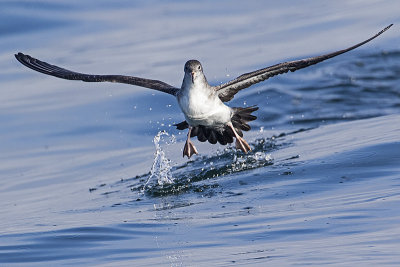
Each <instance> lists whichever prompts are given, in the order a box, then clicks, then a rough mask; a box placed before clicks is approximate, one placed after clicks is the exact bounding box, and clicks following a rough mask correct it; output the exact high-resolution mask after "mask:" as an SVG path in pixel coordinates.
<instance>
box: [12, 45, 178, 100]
mask: <svg viewBox="0 0 400 267" xmlns="http://www.w3.org/2000/svg"><path fill="white" fill-rule="evenodd" d="M15 58H16V59H17V60H18V61H19V62H21V63H22V64H23V65H25V66H26V67H28V68H31V69H33V70H35V71H38V72H41V73H44V74H47V75H51V76H55V77H58V78H62V79H67V80H81V81H84V82H116V83H127V84H132V85H137V86H141V87H146V88H150V89H154V90H158V91H161V92H164V93H168V94H171V95H175V94H176V92H178V91H179V89H178V88H175V87H173V86H171V85H169V84H167V83H164V82H161V81H157V80H150V79H144V78H138V77H133V76H124V75H94V74H85V73H79V72H74V71H70V70H67V69H63V68H60V67H58V66H55V65H51V64H49V63H46V62H43V61H40V60H38V59H36V58H33V57H31V56H29V55H25V54H23V53H18V54H16V55H15Z"/></svg>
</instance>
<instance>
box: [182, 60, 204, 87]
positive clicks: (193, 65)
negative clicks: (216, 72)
mask: <svg viewBox="0 0 400 267" xmlns="http://www.w3.org/2000/svg"><path fill="white" fill-rule="evenodd" d="M184 70H185V76H189V77H190V79H191V81H192V83H194V82H195V81H196V80H197V79H199V78H202V77H204V74H203V67H202V66H201V64H200V62H199V61H198V60H195V59H192V60H189V61H188V62H186V64H185V69H184Z"/></svg>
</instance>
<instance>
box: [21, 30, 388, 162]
mask: <svg viewBox="0 0 400 267" xmlns="http://www.w3.org/2000/svg"><path fill="white" fill-rule="evenodd" d="M392 25H393V24H390V25H389V26H387V27H386V28H384V29H383V30H382V31H380V32H379V33H377V34H376V35H374V36H372V37H371V38H369V39H367V40H365V41H363V42H361V43H358V44H356V45H353V46H351V47H349V48H346V49H343V50H339V51H336V52H333V53H329V54H325V55H321V56H316V57H310V58H305V59H300V60H294V61H288V62H283V63H279V64H276V65H273V66H270V67H267V68H263V69H259V70H256V71H252V72H249V73H245V74H242V75H240V76H239V77H237V78H236V79H233V80H231V81H229V82H226V83H223V84H220V85H216V86H212V85H210V84H209V83H208V82H207V79H206V77H205V76H204V73H203V67H202V65H201V64H200V62H199V61H197V60H189V61H187V62H186V64H185V67H184V71H185V75H184V78H183V82H182V86H181V88H177V87H174V86H171V85H169V84H167V83H164V82H162V81H158V80H150V79H144V78H138V77H133V76H124V75H93V74H84V73H79V72H74V71H70V70H67V69H64V68H60V67H58V66H55V65H50V64H48V63H46V62H43V61H40V60H38V59H36V58H33V57H31V56H29V55H25V54H23V53H18V54H16V55H15V57H16V58H17V60H18V61H19V62H21V63H22V64H23V65H25V66H27V67H28V68H31V69H33V70H35V71H38V72H41V73H44V74H47V75H51V76H55V77H58V78H62V79H67V80H81V81H84V82H117V83H127V84H132V85H136V86H141V87H146V88H150V89H154V90H158V91H161V92H164V93H167V94H170V95H173V96H175V97H176V99H177V100H178V104H179V107H180V108H181V110H182V112H183V114H184V116H185V121H183V122H181V123H178V124H175V125H174V126H176V127H177V129H178V130H184V129H187V128H188V134H187V140H186V142H185V146H184V148H183V157H185V156H187V157H188V158H190V157H191V156H192V155H193V154H198V151H197V149H196V147H195V146H194V144H193V142H192V141H191V140H190V138H191V137H195V136H197V138H198V140H199V141H200V142H205V141H207V140H208V141H209V142H210V143H211V144H216V143H217V142H219V143H220V144H222V145H226V144H228V143H232V142H233V139H234V138H235V139H236V142H235V144H236V148H237V149H240V150H242V151H243V152H244V153H247V152H248V151H250V150H251V148H250V146H249V144H248V143H247V142H246V141H245V140H244V139H243V132H242V131H248V130H250V125H248V122H250V121H253V120H255V119H256V118H257V117H256V116H254V115H252V113H253V112H254V111H256V110H257V109H258V107H256V106H251V107H233V108H231V107H229V106H227V105H225V104H224V102H228V101H230V100H231V99H232V98H233V97H234V96H235V94H236V93H237V92H239V91H240V90H242V89H245V88H247V87H250V86H251V85H253V84H256V83H259V82H261V81H264V80H267V79H268V78H271V77H273V76H275V75H278V74H282V73H286V72H289V71H291V72H294V71H296V70H299V69H302V68H306V67H308V66H311V65H314V64H317V63H319V62H322V61H324V60H327V59H329V58H333V57H335V56H338V55H340V54H343V53H346V52H348V51H350V50H353V49H355V48H357V47H359V46H361V45H364V44H366V43H368V42H369V41H371V40H373V39H375V38H376V37H378V36H379V35H381V34H382V33H383V32H385V31H386V30H388V29H389V28H390V27H391V26H392Z"/></svg>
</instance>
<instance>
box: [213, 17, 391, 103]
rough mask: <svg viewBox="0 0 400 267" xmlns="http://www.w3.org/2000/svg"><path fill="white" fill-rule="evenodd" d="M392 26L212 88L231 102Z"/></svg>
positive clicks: (347, 49)
mask: <svg viewBox="0 0 400 267" xmlns="http://www.w3.org/2000/svg"><path fill="white" fill-rule="evenodd" d="M392 25H393V24H390V25H389V26H387V27H386V28H384V29H383V30H382V31H380V32H379V33H377V34H376V35H374V36H372V37H371V38H369V39H367V40H365V41H364V42H361V43H358V44H356V45H353V46H351V47H349V48H346V49H343V50H339V51H336V52H333V53H329V54H326V55H322V56H317V57H311V58H305V59H300V60H295V61H288V62H284V63H279V64H276V65H273V66H270V67H267V68H264V69H260V70H256V71H253V72H249V73H246V74H243V75H241V76H239V77H237V78H236V79H234V80H232V81H229V82H227V83H224V84H221V85H218V86H214V87H213V88H214V90H216V91H217V93H218V96H219V98H220V99H221V100H222V101H224V102H226V101H229V100H231V99H232V98H233V97H234V96H235V94H236V93H237V92H239V91H240V90H242V89H244V88H247V87H250V86H251V85H253V84H256V83H259V82H261V81H264V80H266V79H268V78H271V77H273V76H275V75H278V74H282V73H286V72H288V71H291V72H293V71H296V70H299V69H302V68H306V67H308V66H311V65H314V64H317V63H319V62H321V61H324V60H327V59H329V58H332V57H336V56H338V55H340V54H343V53H346V52H348V51H351V50H353V49H355V48H357V47H359V46H362V45H363V44H366V43H368V42H369V41H371V40H373V39H375V38H376V37H378V36H379V35H381V34H382V33H383V32H385V31H386V30H388V29H389V28H390V27H392Z"/></svg>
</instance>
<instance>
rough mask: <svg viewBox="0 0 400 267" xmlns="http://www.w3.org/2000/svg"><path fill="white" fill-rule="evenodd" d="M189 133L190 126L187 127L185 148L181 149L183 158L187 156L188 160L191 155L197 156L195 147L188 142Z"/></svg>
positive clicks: (190, 130)
mask: <svg viewBox="0 0 400 267" xmlns="http://www.w3.org/2000/svg"><path fill="white" fill-rule="evenodd" d="M191 132H192V126H189V132H188V135H187V139H186V143H185V147H184V148H183V157H185V156H187V157H188V159H190V157H191V156H192V155H193V154H198V152H197V149H196V147H195V146H194V144H193V143H192V141H190V134H191Z"/></svg>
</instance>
